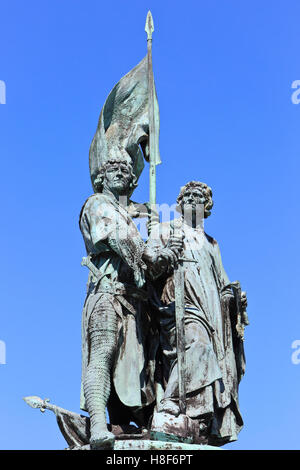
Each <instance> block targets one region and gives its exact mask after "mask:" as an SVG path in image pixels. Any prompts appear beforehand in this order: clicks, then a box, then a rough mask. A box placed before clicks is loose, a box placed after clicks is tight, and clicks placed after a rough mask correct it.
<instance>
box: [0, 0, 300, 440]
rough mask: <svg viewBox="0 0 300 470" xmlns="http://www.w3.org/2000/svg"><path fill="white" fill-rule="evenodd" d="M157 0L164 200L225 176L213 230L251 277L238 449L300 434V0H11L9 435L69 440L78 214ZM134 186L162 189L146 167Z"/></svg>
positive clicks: (2, 20)
mask: <svg viewBox="0 0 300 470" xmlns="http://www.w3.org/2000/svg"><path fill="white" fill-rule="evenodd" d="M149 8H151V10H152V13H153V17H154V23H155V33H154V43H153V62H154V74H155V80H156V87H157V92H158V100H159V105H160V115H161V133H160V136H161V137H160V151H161V157H162V160H163V164H162V165H161V166H160V167H159V168H158V202H160V203H163V202H165V203H169V204H172V203H174V201H175V198H176V196H177V194H178V191H179V188H180V186H182V185H183V184H185V183H186V182H187V181H189V180H191V179H198V180H201V181H205V182H206V183H208V184H209V185H210V186H211V187H212V188H213V193H214V202H215V205H214V209H213V212H212V216H211V217H210V218H209V219H208V221H207V223H206V231H207V232H208V233H209V234H210V235H212V236H213V237H215V238H216V239H217V240H218V242H219V244H220V248H221V252H222V256H223V262H224V266H225V268H226V270H227V272H228V275H229V277H230V279H232V280H235V279H239V280H240V281H241V283H242V285H243V287H244V289H246V290H247V293H248V301H249V307H248V314H249V317H250V321H251V325H250V326H249V327H248V328H247V331H246V344H245V347H246V355H247V371H246V376H245V378H244V379H243V381H242V383H241V387H240V405H241V410H242V414H243V417H244V421H245V427H244V429H243V431H242V432H241V434H240V439H239V441H238V442H237V443H234V444H232V445H229V446H226V448H228V449H264V448H265V449H299V447H300V443H299V419H300V410H299V387H300V379H299V376H300V364H299V365H295V364H292V361H291V355H292V352H293V350H292V348H291V344H292V342H293V341H294V340H296V339H300V324H299V299H298V297H299V296H298V291H299V253H298V242H299V218H298V216H297V214H299V211H298V206H299V195H298V192H299V181H298V178H299V150H300V140H299V132H300V105H295V104H292V101H291V95H292V92H293V90H292V89H291V84H292V82H293V81H294V80H297V79H300V65H299V64H300V63H299V17H300V4H299V2H298V1H296V0H289V1H283V0H277V1H276V2H274V1H270V0H265V1H263V2H262V1H258V0H251V1H250V0H245V1H243V2H241V1H238V0H230V1H228V0H211V1H210V2H202V1H198V0H194V1H191V0H187V1H184V2H183V1H180V2H179V1H176V0H172V1H170V0H164V1H161V0H160V1H158V0H153V1H152V0H149V1H147V2H146V1H145V0H127V1H121V0H115V1H112V2H100V1H94V0H86V1H85V2H83V1H79V0H64V1H63V2H61V1H59V0H43V2H41V1H37V0H36V1H33V0H27V1H26V2H24V1H16V0H11V1H10V2H8V1H6V2H2V3H1V6H0V44H1V61H0V80H3V81H5V83H6V92H7V96H6V104H5V105H2V104H0V155H1V167H2V179H1V191H2V197H1V206H2V208H1V217H2V231H1V245H0V246H1V249H2V251H1V264H2V269H1V272H0V276H1V279H0V281H1V282H0V287H1V322H0V340H2V341H5V343H6V348H7V363H6V364H5V365H0V377H1V387H0V390H1V391H0V416H1V428H0V448H1V449H60V448H64V447H65V441H64V439H63V437H62V436H61V435H60V432H59V430H58V427H57V425H56V422H55V418H54V415H52V413H50V412H47V413H45V414H44V415H42V414H41V413H40V412H39V411H38V410H32V409H30V408H29V407H28V406H27V405H26V404H25V403H24V402H23V401H22V397H23V396H26V395H39V396H41V397H42V398H47V397H49V398H51V401H52V402H54V403H55V404H58V405H60V406H62V407H65V408H68V409H70V410H73V411H77V412H79V392H80V373H81V337H80V335H81V308H82V304H83V302H84V297H85V284H86V280H87V270H85V269H84V268H82V267H81V266H80V262H81V257H82V256H83V255H84V254H85V253H84V245H83V241H82V238H81V234H80V231H79V229H78V215H79V212H80V209H81V206H82V204H83V202H84V201H85V199H86V198H87V197H88V196H89V195H90V194H91V185H90V180H89V171H88V151H89V146H90V142H91V139H92V137H93V135H94V132H95V129H96V125H97V121H98V117H99V113H100V110H101V107H102V105H103V103H104V101H105V99H106V97H107V95H108V93H109V92H110V90H111V89H112V87H113V86H114V85H115V84H116V83H117V81H118V80H119V79H120V78H121V77H122V76H123V75H124V74H126V73H127V72H128V71H129V70H130V69H131V68H133V67H134V66H135V65H136V64H137V63H138V62H139V61H140V60H141V59H142V58H143V56H144V55H145V53H146V35H145V32H144V23H145V18H146V14H147V11H148V9H149ZM135 199H136V200H138V201H141V202H144V201H147V199H148V174H147V172H146V171H145V172H144V174H143V176H142V178H141V180H140V185H139V187H138V189H137V190H136V192H135Z"/></svg>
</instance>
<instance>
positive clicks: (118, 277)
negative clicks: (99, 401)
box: [80, 193, 158, 410]
mask: <svg viewBox="0 0 300 470" xmlns="http://www.w3.org/2000/svg"><path fill="white" fill-rule="evenodd" d="M80 229H81V232H82V235H83V238H84V242H85V246H86V250H87V253H88V254H92V255H93V263H94V264H95V266H96V267H97V268H98V270H99V274H100V279H101V280H100V281H99V280H98V282H96V280H95V279H94V277H93V275H92V274H90V275H89V280H88V285H87V296H86V300H85V303H84V307H83V312H82V381H81V397H80V407H81V409H83V410H86V403H85V397H84V390H83V381H84V377H85V373H86V368H87V365H88V363H89V347H90V345H89V335H88V325H89V318H90V316H91V313H92V312H93V309H94V307H95V305H96V303H97V302H101V298H102V297H103V296H106V298H107V299H109V302H110V303H111V305H112V308H113V310H114V312H115V314H116V315H117V317H118V338H119V339H118V346H117V354H116V357H115V361H114V365H113V370H112V380H113V384H114V387H115V391H116V393H117V396H118V397H119V399H120V401H121V402H122V403H123V404H124V405H126V406H128V407H134V408H136V407H142V406H146V405H148V404H150V403H152V402H153V401H154V399H155V397H154V385H153V384H154V366H155V354H156V347H157V343H158V341H157V337H155V333H154V331H153V329H152V323H151V318H150V315H149V312H148V310H147V292H146V290H145V288H144V289H138V288H137V287H136V285H135V282H134V272H133V271H134V270H135V271H137V270H138V271H140V274H141V275H143V269H144V266H143V262H142V260H141V258H142V253H143V250H144V242H143V240H142V238H141V236H140V234H139V232H138V230H137V227H136V225H135V224H134V222H133V221H132V219H131V218H130V216H129V215H128V212H127V211H126V209H125V208H123V207H122V206H121V205H120V204H119V203H118V201H117V200H116V199H114V198H113V197H110V196H107V195H104V194H99V193H97V194H94V195H93V196H91V197H90V198H89V199H88V200H87V201H86V203H85V204H84V206H83V208H82V211H81V215H80ZM108 237H112V238H113V239H114V243H115V244H116V246H115V250H113V249H112V248H111V247H110V246H109V245H108V243H107V240H108ZM126 260H127V261H126ZM130 266H133V267H134V270H133V268H132V267H130ZM144 287H145V286H144ZM129 291H130V292H131V293H128V292H129ZM132 293H133V295H132ZM103 327H104V329H105V324H104V325H103Z"/></svg>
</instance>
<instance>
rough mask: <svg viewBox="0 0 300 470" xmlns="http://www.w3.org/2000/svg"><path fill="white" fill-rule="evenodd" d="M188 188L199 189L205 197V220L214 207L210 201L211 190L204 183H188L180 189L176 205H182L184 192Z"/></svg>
mask: <svg viewBox="0 0 300 470" xmlns="http://www.w3.org/2000/svg"><path fill="white" fill-rule="evenodd" d="M190 188H200V189H201V192H202V194H203V195H204V196H205V203H204V218H205V219H206V218H207V217H209V216H210V214H211V209H212V207H213V205H214V203H213V200H212V189H211V188H210V187H209V186H207V184H205V183H201V181H190V182H189V183H187V184H186V185H184V186H182V188H181V189H180V193H179V195H178V198H177V204H178V205H179V206H181V204H182V199H183V195H184V193H185V192H186V190H187V189H190Z"/></svg>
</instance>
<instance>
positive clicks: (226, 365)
mask: <svg viewBox="0 0 300 470" xmlns="http://www.w3.org/2000/svg"><path fill="white" fill-rule="evenodd" d="M177 203H178V206H179V208H180V211H181V218H179V219H175V220H173V221H171V222H165V223H162V224H159V226H157V227H156V228H154V229H153V228H152V230H151V234H150V238H149V240H148V246H149V247H151V248H152V249H161V248H162V247H164V246H166V244H167V243H168V240H169V238H170V236H172V234H174V233H177V235H178V234H181V236H182V238H183V250H182V254H181V256H182V258H183V259H189V260H191V259H192V260H193V261H194V262H186V263H183V267H184V304H185V315H184V330H185V387H186V415H187V416H188V418H189V419H190V420H192V421H191V422H193V423H195V422H197V426H196V427H197V429H198V431H197V432H198V433H199V434H198V436H196V440H195V441H196V442H197V438H199V437H200V435H204V436H205V437H206V438H207V441H206V442H209V443H211V444H214V445H222V444H224V443H226V442H230V441H232V440H236V439H237V434H238V432H239V431H240V429H241V427H242V424H243V421H242V417H241V414H240V411H239V405H238V384H239V381H240V379H241V375H242V374H243V372H244V366H245V363H244V355H243V349H242V348H241V347H240V343H239V339H238V338H237V331H236V328H235V325H236V314H237V312H236V308H235V302H234V296H233V292H232V289H231V285H230V281H229V279H228V277H227V274H226V272H225V270H224V268H223V264H222V261H221V255H220V250H219V247H218V244H217V242H216V241H215V240H214V239H213V238H212V237H210V236H209V235H207V234H206V233H205V232H204V229H203V219H204V218H206V217H208V216H209V215H210V210H211V208H212V206H213V201H212V191H211V188H209V187H208V186H207V185H206V184H204V183H201V182H197V181H191V182H189V183H188V184H186V185H185V186H184V187H183V188H182V189H181V191H180V194H179V196H178V199H177ZM157 286H158V289H159V290H160V299H161V303H162V305H161V307H160V309H159V310H160V329H161V332H160V342H161V349H162V370H163V380H164V384H163V386H164V395H163V397H162V399H161V401H160V402H159V403H158V412H159V413H165V418H164V419H165V421H168V420H167V419H166V416H168V414H169V415H173V416H175V417H176V416H178V415H179V414H180V408H179V390H178V382H179V380H178V367H177V354H176V322H175V289H176V288H178V286H176V285H174V271H173V269H165V270H164V271H162V272H161V276H160V278H159V279H158V282H157ZM179 288H180V286H179ZM182 288H183V286H182ZM246 304H247V300H246V294H245V293H243V295H242V305H243V308H245V307H246ZM238 343H239V347H237V344H238ZM175 421H176V420H175ZM159 422H160V423H161V422H162V420H160V419H158V420H157V423H159ZM172 423H174V420H173V421H172ZM175 427H176V426H175ZM158 428H159V425H158ZM193 428H194V427H193ZM173 429H174V427H173ZM156 430H157V429H156ZM158 431H160V429H158ZM162 431H163V429H162ZM175 434H176V433H175ZM198 442H199V441H198Z"/></svg>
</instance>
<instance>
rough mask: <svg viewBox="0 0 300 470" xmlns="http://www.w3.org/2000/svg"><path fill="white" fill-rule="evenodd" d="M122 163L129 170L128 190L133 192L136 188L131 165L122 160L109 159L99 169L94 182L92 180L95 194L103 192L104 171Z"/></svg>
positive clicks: (135, 178)
mask: <svg viewBox="0 0 300 470" xmlns="http://www.w3.org/2000/svg"><path fill="white" fill-rule="evenodd" d="M120 163H123V164H124V165H126V166H127V167H128V169H129V172H130V176H131V182H130V189H131V190H132V191H133V190H134V189H135V188H136V187H137V185H138V184H137V177H136V176H135V174H134V173H133V168H132V165H131V164H130V163H129V162H127V161H126V160H122V159H120V158H111V159H109V160H107V161H106V162H105V163H103V165H101V167H100V168H99V173H98V174H97V176H96V178H95V180H94V189H95V192H96V193H101V192H102V190H103V182H104V177H105V172H106V170H107V169H108V168H109V167H110V166H111V165H115V164H120Z"/></svg>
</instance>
